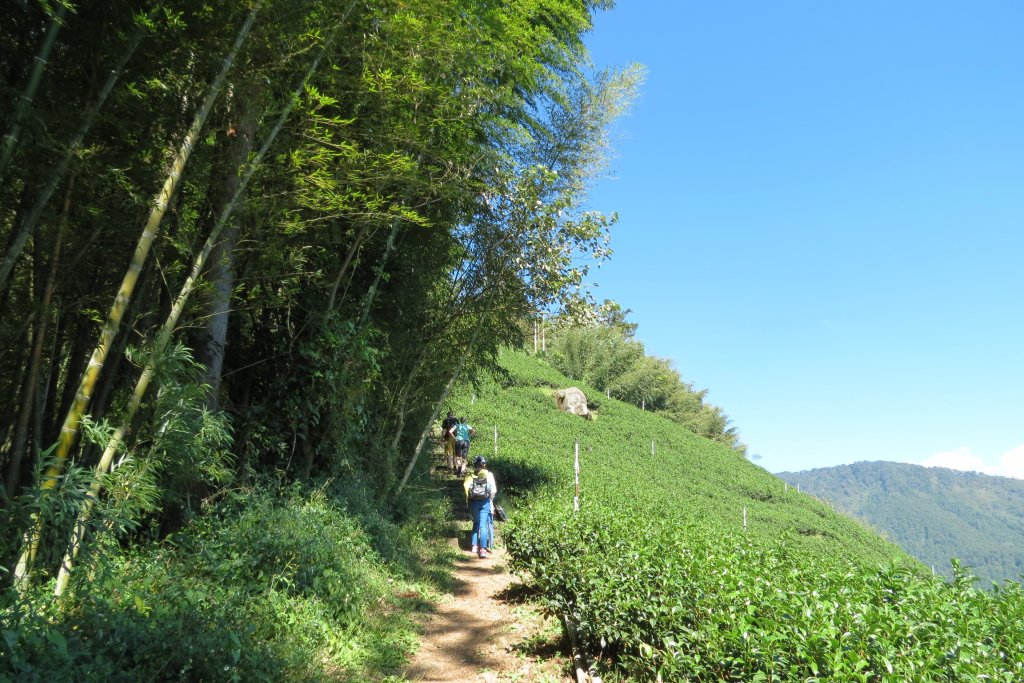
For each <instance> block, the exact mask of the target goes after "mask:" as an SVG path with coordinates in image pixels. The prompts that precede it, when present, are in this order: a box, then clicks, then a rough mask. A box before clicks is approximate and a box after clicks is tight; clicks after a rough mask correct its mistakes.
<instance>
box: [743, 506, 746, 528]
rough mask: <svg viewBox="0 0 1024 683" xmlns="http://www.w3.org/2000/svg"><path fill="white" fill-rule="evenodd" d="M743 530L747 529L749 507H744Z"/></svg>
mask: <svg viewBox="0 0 1024 683" xmlns="http://www.w3.org/2000/svg"><path fill="white" fill-rule="evenodd" d="M743 530H744V531H746V530H747V508H743Z"/></svg>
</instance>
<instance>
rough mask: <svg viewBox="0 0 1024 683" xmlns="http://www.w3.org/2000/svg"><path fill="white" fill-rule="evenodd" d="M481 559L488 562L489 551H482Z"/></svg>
mask: <svg viewBox="0 0 1024 683" xmlns="http://www.w3.org/2000/svg"><path fill="white" fill-rule="evenodd" d="M480 559H481V560H486V559H487V551H486V550H481V551H480Z"/></svg>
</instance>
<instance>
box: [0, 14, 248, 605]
mask: <svg viewBox="0 0 1024 683" xmlns="http://www.w3.org/2000/svg"><path fill="white" fill-rule="evenodd" d="M258 9H259V7H258V6H257V7H254V8H253V9H252V11H250V12H249V16H248V17H247V18H246V20H245V23H244V24H243V25H242V28H241V29H240V30H239V32H238V35H237V36H236V38H235V42H234V44H233V45H232V46H231V50H230V51H229V52H228V54H227V56H226V57H225V58H224V61H223V62H222V64H221V69H220V72H219V73H218V74H217V77H216V78H215V79H214V80H213V82H212V83H211V84H210V86H209V88H208V89H207V93H206V97H205V98H204V100H203V102H202V105H201V106H200V107H199V109H198V110H197V111H196V115H195V118H194V120H193V121H192V125H191V127H190V128H189V130H188V133H187V134H186V135H185V139H184V140H183V141H182V143H181V145H180V147H179V148H178V152H177V154H176V155H175V157H174V161H173V163H172V164H171V168H170V170H169V171H168V174H167V177H166V179H165V180H164V185H163V187H162V188H161V190H160V192H159V193H158V194H157V196H156V198H155V199H154V202H153V208H152V210H151V211H150V214H149V219H148V220H147V221H146V225H145V227H144V228H143V230H142V235H141V236H140V237H139V241H138V243H137V245H136V247H135V252H134V254H133V255H132V259H131V262H130V263H129V265H128V269H127V270H126V271H125V274H124V278H123V280H122V281H121V287H120V289H118V292H117V296H116V297H115V298H114V304H113V306H112V307H111V309H110V313H109V314H108V315H107V320H106V322H105V323H104V325H103V330H102V331H101V333H100V339H99V342H98V344H97V345H96V347H95V349H94V350H93V353H92V356H91V358H90V359H89V364H88V366H87V367H86V369H85V372H84V373H83V374H82V378H81V381H80V382H79V385H78V391H77V393H76V394H75V400H74V402H73V403H72V405H71V408H70V409H69V410H68V414H67V416H66V417H65V418H64V424H63V426H62V427H61V431H60V437H59V438H58V441H57V448H56V450H55V452H54V462H53V464H51V465H50V467H49V468H47V470H46V473H45V474H44V475H43V480H42V482H41V483H40V489H42V490H44V491H45V490H47V489H52V488H54V487H55V486H56V485H57V480H58V478H59V477H60V475H61V473H62V472H63V470H64V464H65V463H66V462H67V458H68V454H69V453H70V452H71V446H72V444H73V443H74V441H75V438H76V437H77V436H78V427H79V424H80V423H81V421H82V417H83V416H84V415H85V413H86V411H87V410H88V407H89V401H90V400H91V398H92V392H93V390H94V389H95V386H96V382H97V380H98V379H99V375H100V371H101V370H102V369H103V364H104V362H105V360H106V357H107V354H108V353H109V351H110V347H111V346H112V344H113V342H114V338H115V337H116V336H117V332H118V328H119V327H120V325H121V319H122V317H123V316H124V312H125V310H126V309H127V308H128V303H129V301H130V300H131V297H132V293H133V291H134V289H135V284H136V283H137V281H138V278H139V274H140V273H141V272H142V267H143V265H144V264H145V262H146V257H147V256H148V255H149V249H150V247H151V246H152V245H153V241H154V240H155V239H156V235H157V232H158V231H159V228H160V222H161V221H162V219H163V217H164V214H165V213H166V212H167V206H168V204H169V203H170V199H171V196H172V195H173V194H174V191H175V190H176V189H177V186H178V182H179V181H180V179H181V175H182V172H183V171H184V169H185V165H186V164H187V163H188V159H189V157H190V155H191V153H192V149H193V147H194V146H195V144H196V141H197V140H198V139H199V135H200V133H201V132H202V129H203V127H204V126H205V124H206V119H207V118H208V117H209V114H210V111H211V109H212V108H213V104H214V102H215V101H216V100H217V97H218V95H219V94H220V92H221V90H223V88H224V83H225V82H226V80H227V75H228V72H229V71H230V70H231V66H232V65H233V64H234V61H235V57H236V56H237V54H238V51H239V50H240V49H241V47H242V44H243V43H244V42H245V38H246V36H247V35H248V34H249V31H250V29H251V28H252V25H253V23H254V22H255V21H256V14H257V12H258ZM41 534H42V520H41V519H40V518H39V517H38V515H35V516H33V518H32V520H31V521H30V522H29V530H28V531H27V532H26V533H25V536H24V538H23V539H22V551H21V555H20V557H19V558H18V564H17V566H16V567H15V570H14V586H15V588H17V589H18V590H19V591H23V590H24V589H25V588H27V587H28V583H29V580H30V578H31V571H32V564H33V562H34V560H35V556H36V553H37V552H38V550H39V541H40V538H41Z"/></svg>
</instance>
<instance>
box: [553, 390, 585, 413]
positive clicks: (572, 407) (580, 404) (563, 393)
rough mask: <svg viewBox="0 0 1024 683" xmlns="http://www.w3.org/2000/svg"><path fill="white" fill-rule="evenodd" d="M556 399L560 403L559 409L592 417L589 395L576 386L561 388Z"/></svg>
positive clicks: (556, 394) (556, 393)
mask: <svg viewBox="0 0 1024 683" xmlns="http://www.w3.org/2000/svg"><path fill="white" fill-rule="evenodd" d="M555 401H556V402H557V403H558V409H559V410H564V411H565V412H567V413H571V414H573V415H579V416H580V417H585V418H587V419H590V409H589V408H587V396H586V394H584V393H583V392H582V391H580V390H579V389H577V388H576V387H569V388H568V389H559V390H558V391H556V392H555Z"/></svg>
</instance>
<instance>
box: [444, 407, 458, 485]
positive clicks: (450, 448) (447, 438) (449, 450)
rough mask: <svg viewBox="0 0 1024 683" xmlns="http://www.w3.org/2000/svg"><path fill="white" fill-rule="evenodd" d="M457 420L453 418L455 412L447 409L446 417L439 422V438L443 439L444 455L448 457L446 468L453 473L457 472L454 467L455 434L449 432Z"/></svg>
mask: <svg viewBox="0 0 1024 683" xmlns="http://www.w3.org/2000/svg"><path fill="white" fill-rule="evenodd" d="M458 423H459V421H458V420H457V419H456V418H455V413H453V412H452V411H450V410H449V411H448V417H446V418H445V419H444V420H443V421H442V422H441V439H442V440H443V441H444V455H445V457H446V458H447V459H448V469H450V470H451V471H452V472H453V473H455V474H458V473H459V471H458V469H457V468H456V467H455V436H454V435H453V434H452V433H451V429H452V428H453V427H454V426H455V425H457V424H458Z"/></svg>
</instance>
